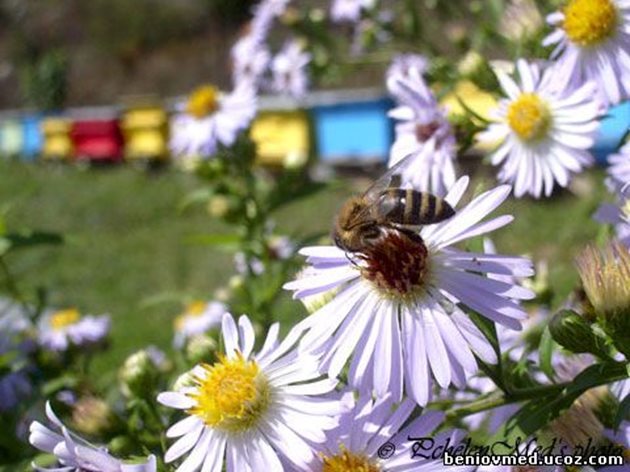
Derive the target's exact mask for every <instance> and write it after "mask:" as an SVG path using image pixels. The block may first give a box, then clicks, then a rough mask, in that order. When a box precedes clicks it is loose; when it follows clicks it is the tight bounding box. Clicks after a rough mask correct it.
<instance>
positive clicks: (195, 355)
mask: <svg viewBox="0 0 630 472" xmlns="http://www.w3.org/2000/svg"><path fill="white" fill-rule="evenodd" d="M216 350H217V343H216V341H215V340H214V339H212V338H211V337H209V336H205V335H203V334H200V335H198V336H193V338H192V339H190V341H188V344H187V345H186V357H187V358H188V360H189V361H190V362H192V363H193V364H197V363H200V362H208V361H209V360H211V359H212V358H213V357H214V353H215V351H216Z"/></svg>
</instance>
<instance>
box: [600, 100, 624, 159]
mask: <svg viewBox="0 0 630 472" xmlns="http://www.w3.org/2000/svg"><path fill="white" fill-rule="evenodd" d="M628 129H630V102H625V103H622V104H620V105H617V106H614V107H612V108H610V109H609V110H608V113H606V116H605V117H604V119H602V121H601V124H600V127H599V132H598V135H597V139H596V140H595V144H594V145H593V148H592V149H591V151H592V153H593V155H594V156H595V158H596V159H597V162H598V163H600V164H606V159H607V158H608V156H609V155H610V154H613V153H614V152H616V151H617V149H619V146H620V145H621V140H622V139H623V137H624V136H625V135H626V133H627V132H628Z"/></svg>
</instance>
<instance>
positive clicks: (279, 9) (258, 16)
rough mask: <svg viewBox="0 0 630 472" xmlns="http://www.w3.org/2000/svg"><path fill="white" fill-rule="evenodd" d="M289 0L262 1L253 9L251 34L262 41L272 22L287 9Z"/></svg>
mask: <svg viewBox="0 0 630 472" xmlns="http://www.w3.org/2000/svg"><path fill="white" fill-rule="evenodd" d="M290 1H291V0H262V1H261V2H260V3H259V4H258V5H256V7H254V17H253V18H252V21H251V34H252V35H254V36H255V37H257V38H260V39H261V40H263V41H264V39H265V38H266V37H267V35H268V34H269V31H270V29H271V27H272V26H273V22H274V20H275V19H276V18H277V17H279V16H281V15H282V14H283V13H284V11H285V10H286V9H287V6H288V5H289V3H290Z"/></svg>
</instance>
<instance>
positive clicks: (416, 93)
mask: <svg viewBox="0 0 630 472" xmlns="http://www.w3.org/2000/svg"><path fill="white" fill-rule="evenodd" d="M387 84H388V88H389V89H390V91H391V92H392V93H393V94H394V95H395V96H396V98H397V99H398V101H399V104H400V106H398V107H397V108H395V109H393V110H392V111H390V112H389V116H390V117H392V118H394V119H396V120H399V123H398V124H397V125H396V141H395V142H394V144H393V145H392V148H391V151H390V157H389V167H392V166H394V165H395V164H396V163H398V162H399V161H401V160H402V159H404V158H406V157H407V156H409V155H411V156H413V157H411V159H410V161H409V164H407V165H406V166H405V168H404V169H403V170H402V173H401V177H402V182H403V184H406V183H409V184H411V186H412V187H413V188H414V189H415V190H419V191H425V192H432V193H434V194H436V195H439V196H443V195H444V194H445V193H446V189H448V188H450V187H452V186H453V184H454V183H455V167H454V165H453V160H454V158H455V155H456V153H457V143H456V141H455V135H454V134H453V129H452V128H451V125H450V123H449V122H448V120H447V118H446V110H444V109H443V108H442V107H441V106H440V105H439V104H438V103H437V100H436V99H435V97H434V95H433V92H431V90H430V89H429V87H428V86H427V84H426V83H425V82H424V79H423V78H422V76H421V73H420V71H419V69H417V68H415V67H412V68H410V69H408V70H407V75H406V76H402V75H399V74H398V73H395V74H393V75H391V76H389V77H388V80H387Z"/></svg>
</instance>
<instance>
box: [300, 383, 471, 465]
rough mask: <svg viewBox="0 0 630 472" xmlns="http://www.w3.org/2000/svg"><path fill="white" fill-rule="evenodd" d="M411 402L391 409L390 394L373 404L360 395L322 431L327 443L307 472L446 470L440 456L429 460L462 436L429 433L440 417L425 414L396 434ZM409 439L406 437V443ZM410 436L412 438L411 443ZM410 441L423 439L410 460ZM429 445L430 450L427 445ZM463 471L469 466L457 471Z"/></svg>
mask: <svg viewBox="0 0 630 472" xmlns="http://www.w3.org/2000/svg"><path fill="white" fill-rule="evenodd" d="M414 407H415V403H414V402H413V401H411V400H409V399H406V400H404V401H403V402H402V403H401V404H399V405H396V404H395V402H393V401H392V398H391V396H390V395H387V396H386V397H383V398H381V399H376V400H373V399H372V398H371V396H369V395H366V396H362V398H360V399H359V401H358V402H357V403H356V405H355V406H354V408H353V409H351V410H349V411H348V412H346V413H344V414H343V415H342V416H341V417H340V418H339V426H338V427H337V428H335V429H333V430H330V431H327V432H326V442H325V443H324V444H323V445H322V446H321V452H320V454H319V457H318V458H317V462H315V463H314V465H313V466H312V467H311V469H310V470H311V471H312V472H328V471H340V472H341V471H365V472H386V471H392V472H393V471H396V472H405V471H409V472H412V471H413V472H430V471H434V470H437V469H439V470H448V468H447V467H444V466H443V464H442V460H441V458H436V459H431V458H430V457H431V455H432V453H433V452H434V451H435V450H436V449H437V448H438V447H440V446H442V447H443V446H445V445H447V444H448V445H449V446H452V447H453V448H455V447H456V446H455V445H456V444H457V443H458V442H459V441H460V440H461V439H462V437H463V436H464V435H463V432H461V431H448V432H442V433H439V434H437V435H433V434H432V433H433V431H434V430H435V429H436V428H437V427H438V426H439V425H440V424H441V423H442V422H443V420H444V413H443V412H439V411H429V412H425V413H423V414H422V415H420V416H419V417H417V418H415V419H414V420H413V421H412V422H411V424H409V426H407V427H405V428H404V429H402V430H401V428H402V426H403V424H405V423H406V422H407V421H408V420H409V418H410V416H411V414H412V413H413V410H414ZM410 438H411V439H410ZM414 438H416V439H415V440H414ZM415 441H422V443H421V447H420V448H419V449H418V450H419V451H421V455H424V456H426V457H429V459H425V458H422V457H414V456H413V453H412V452H413V451H414V450H416V449H413V448H414V443H415ZM429 441H432V442H433V447H427V446H428V444H429ZM457 470H461V471H462V472H464V471H467V470H471V468H470V467H457Z"/></svg>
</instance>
